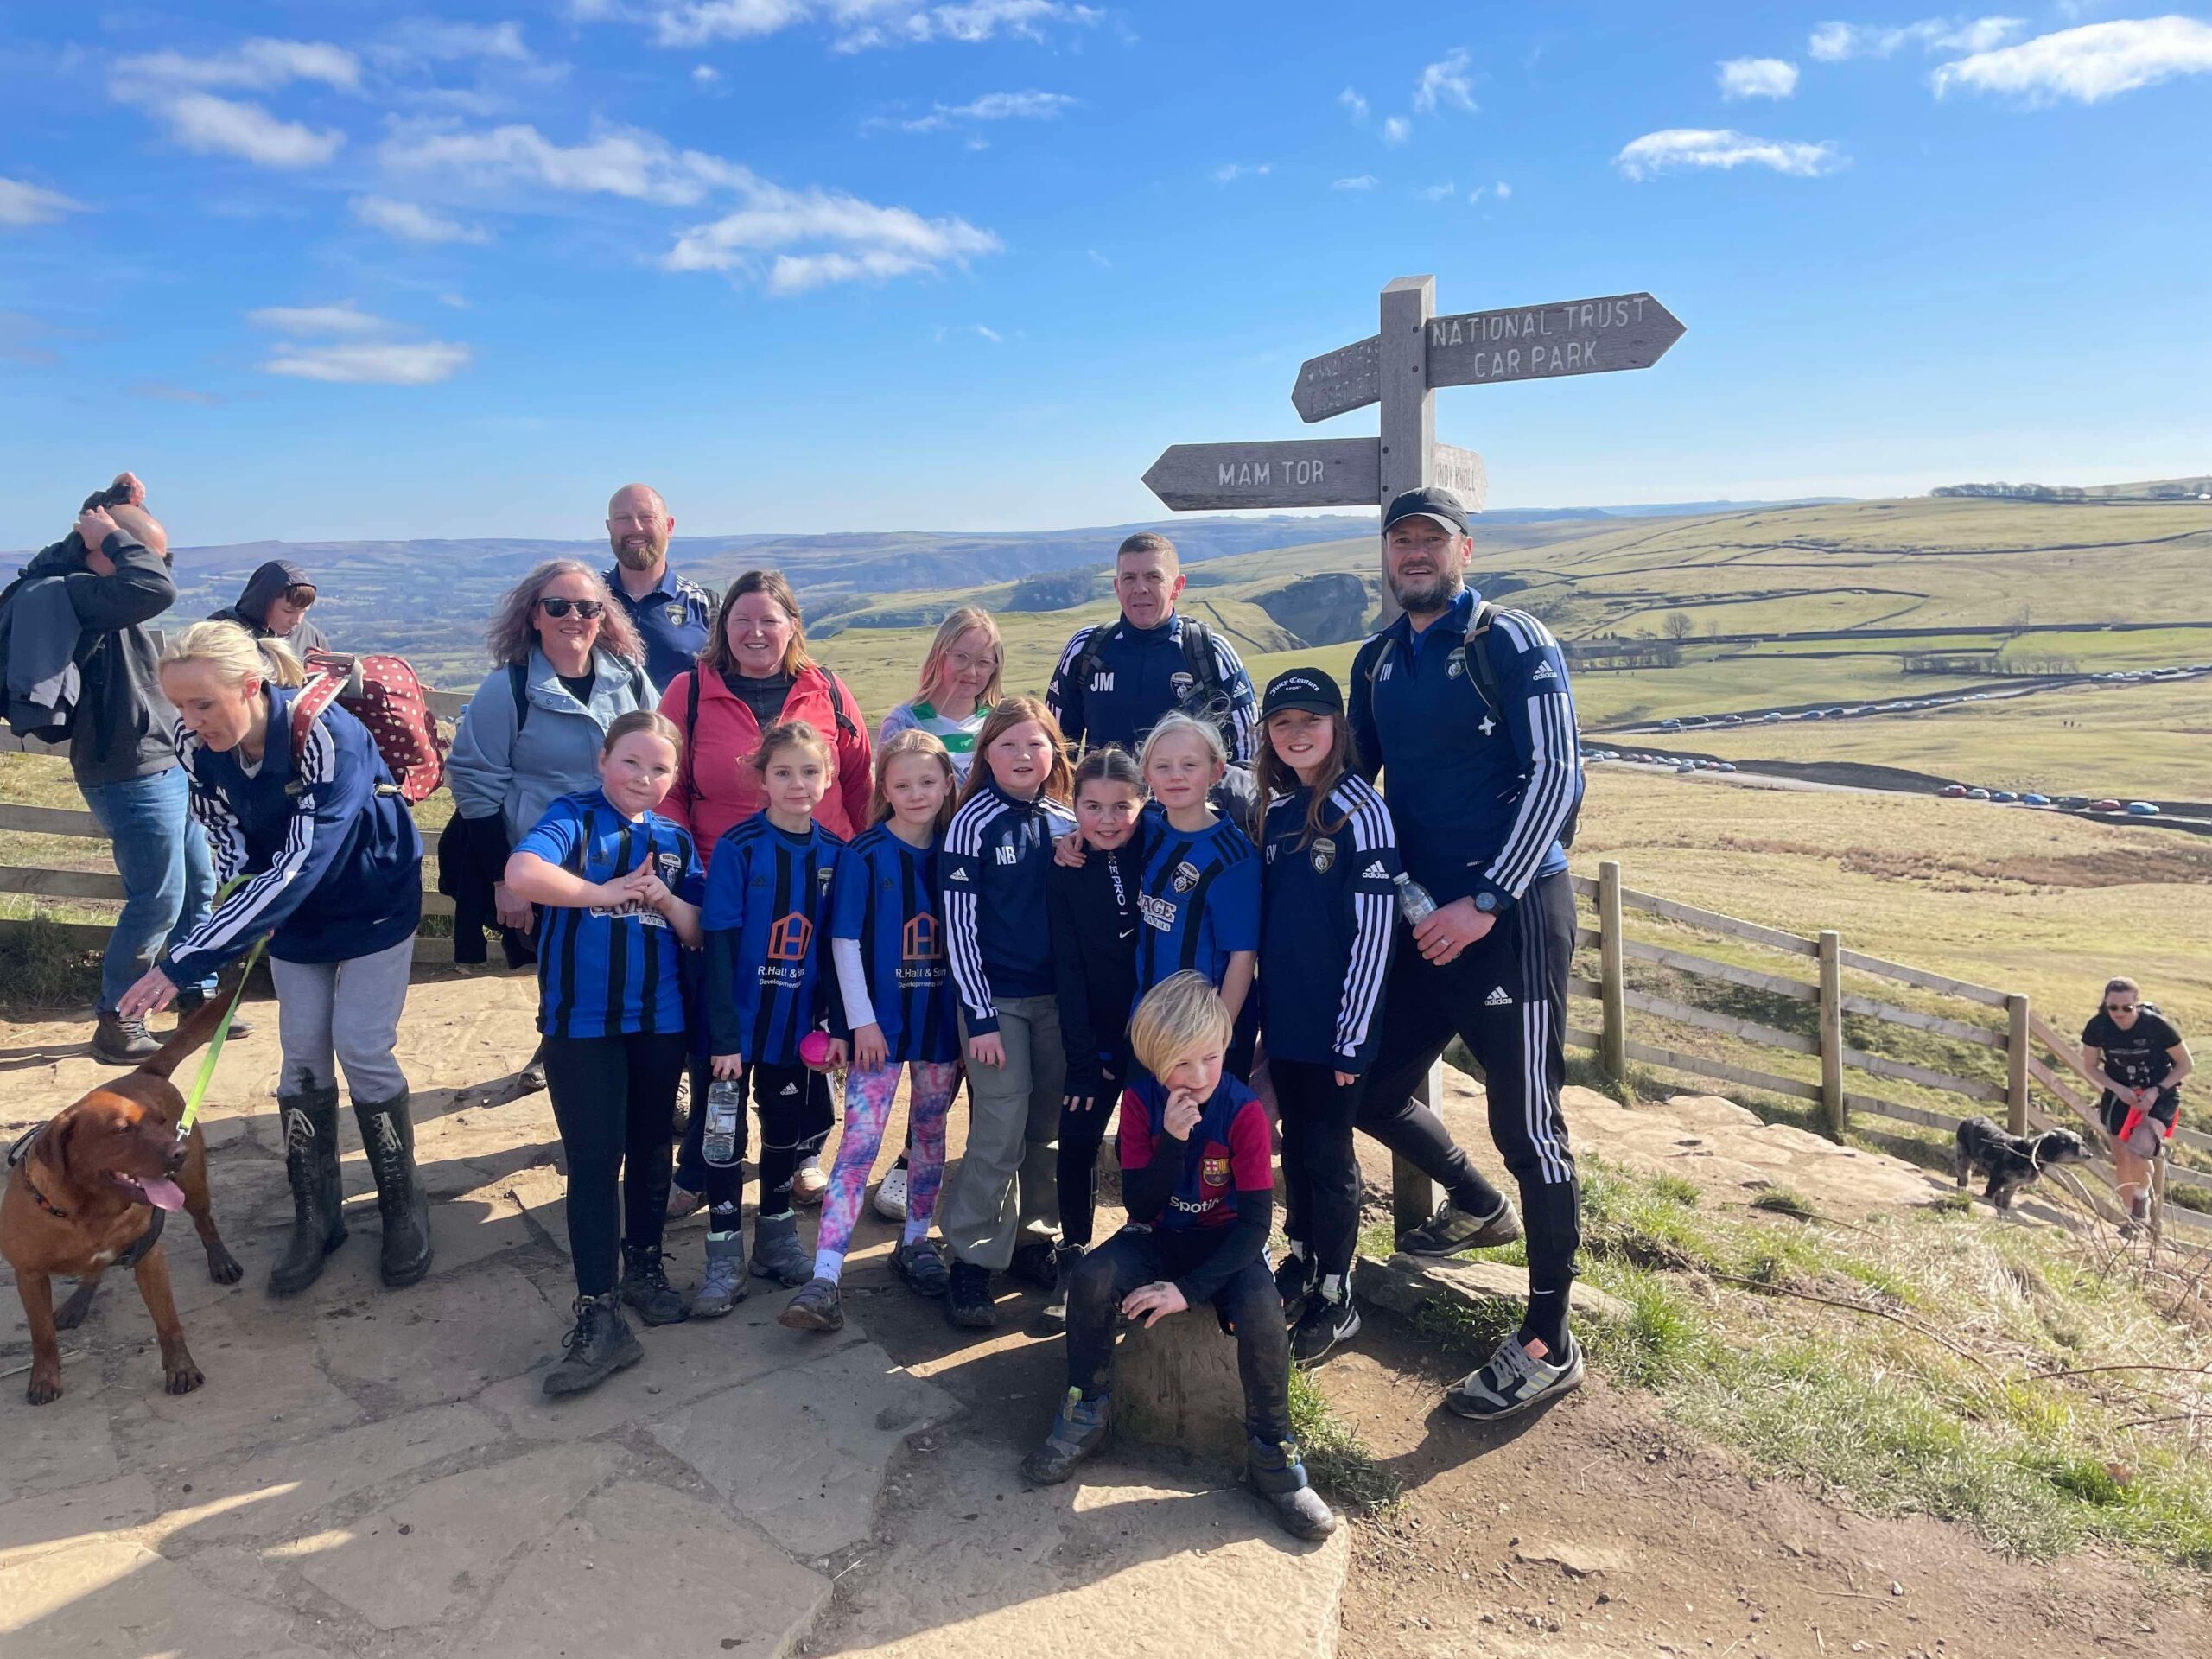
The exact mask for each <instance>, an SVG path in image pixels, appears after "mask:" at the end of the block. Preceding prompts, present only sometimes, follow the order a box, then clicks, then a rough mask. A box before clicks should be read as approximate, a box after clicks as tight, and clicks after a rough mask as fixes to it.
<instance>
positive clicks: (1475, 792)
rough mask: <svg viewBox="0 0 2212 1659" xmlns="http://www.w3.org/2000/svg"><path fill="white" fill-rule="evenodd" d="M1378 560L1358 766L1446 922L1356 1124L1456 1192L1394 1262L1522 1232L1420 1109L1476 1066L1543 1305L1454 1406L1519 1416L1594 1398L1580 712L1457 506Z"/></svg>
mask: <svg viewBox="0 0 2212 1659" xmlns="http://www.w3.org/2000/svg"><path fill="white" fill-rule="evenodd" d="M1473 550H1474V538H1473V537H1471V536H1470V535H1469V534H1468V531H1467V513H1466V509H1465V507H1464V506H1462V505H1460V503H1459V498H1458V497H1457V496H1455V495H1453V494H1452V492H1451V491H1449V490H1446V489H1440V488H1433V487H1432V488H1425V489H1419V490H1408V491H1407V492H1406V493H1404V494H1402V495H1401V496H1399V497H1398V498H1397V499H1395V500H1394V501H1392V502H1391V503H1390V505H1389V509H1388V510H1387V511H1386V512H1384V514H1383V568H1384V575H1385V578H1386V580H1387V581H1388V582H1389V586H1390V593H1391V596H1392V597H1393V598H1394V599H1395V600H1396V601H1397V603H1398V607H1399V608H1400V610H1401V611H1402V613H1403V614H1402V615H1401V616H1400V617H1399V618H1398V620H1396V621H1395V622H1393V623H1392V624H1391V625H1390V626H1389V627H1387V628H1385V629H1383V632H1380V633H1378V634H1376V636H1375V637H1374V638H1372V639H1370V640H1369V641H1368V642H1367V643H1366V644H1365V645H1363V646H1361V647H1360V651H1359V654H1358V656H1357V658H1354V659H1353V663H1352V671H1351V728H1352V734H1353V740H1354V742H1355V744H1356V746H1357V750H1358V755H1359V765H1360V769H1361V770H1362V771H1363V772H1365V773H1366V774H1367V776H1368V777H1369V779H1370V780H1371V779H1373V778H1374V776H1375V774H1376V772H1377V771H1380V772H1382V773H1383V798H1385V799H1386V800H1387V801H1388V802H1389V807H1390V816H1391V817H1392V819H1393V820H1394V821H1395V823H1396V826H1397V831H1398V845H1399V850H1400V852H1401V854H1402V857H1403V860H1404V864H1405V868H1406V871H1407V873H1408V874H1409V875H1410V876H1411V877H1412V878H1413V880H1414V881H1416V882H1418V883H1419V884H1420V885H1421V887H1425V888H1427V891H1428V893H1429V894H1430V895H1431V896H1432V897H1433V899H1435V901H1436V906H1437V908H1436V909H1435V911H1434V912H1433V913H1432V914H1430V915H1428V916H1427V917H1425V918H1422V919H1421V921H1420V922H1419V923H1418V924H1416V925H1414V926H1412V927H1411V928H1403V927H1402V928H1401V929H1400V930H1399V932H1398V941H1397V947H1396V951H1395V960H1394V962H1393V963H1392V967H1391V972H1390V988H1389V996H1388V997H1387V998H1386V999H1385V1008H1384V1017H1383V1035H1382V1039H1381V1042H1380V1045H1379V1047H1378V1050H1377V1058H1376V1065H1375V1069H1374V1071H1373V1072H1372V1073H1371V1075H1370V1079H1369V1084H1368V1093H1367V1101H1366V1103H1365V1104H1364V1105H1363V1107H1362V1109H1361V1111H1360V1116H1359V1120H1358V1121H1359V1127H1360V1128H1363V1129H1366V1130H1367V1131H1368V1132H1369V1133H1370V1134H1372V1135H1375V1136H1376V1138H1377V1139H1378V1140H1380V1141H1383V1142H1384V1143H1385V1144H1386V1145H1388V1146H1389V1147H1391V1148H1392V1149H1393V1150H1394V1151H1396V1152H1398V1153H1401V1154H1403V1155H1404V1156H1406V1157H1408V1158H1409V1159H1411V1160H1413V1161H1414V1163H1416V1164H1418V1165H1420V1166H1421V1167H1422V1168H1423V1169H1424V1170H1426V1171H1427V1173H1428V1174H1429V1175H1430V1177H1431V1178H1432V1179H1435V1180H1436V1181H1438V1182H1440V1183H1441V1184H1442V1185H1443V1186H1444V1188H1445V1190H1446V1193H1447V1195H1448V1196H1447V1198H1446V1202H1445V1203H1444V1205H1442V1206H1441V1207H1440V1208H1439V1210H1438V1211H1437V1212H1436V1214H1435V1215H1434V1216H1433V1217H1431V1218H1430V1219H1429V1220H1428V1221H1427V1223H1425V1224H1423V1225H1421V1227H1418V1228H1415V1229H1414V1230H1413V1231H1412V1232H1410V1233H1408V1235H1407V1236H1405V1237H1403V1238H1402V1239H1401V1240H1400V1241H1399V1248H1400V1249H1406V1250H1409V1251H1414V1252H1416V1253H1421V1254H1429V1255H1449V1254H1452V1253H1453V1252H1455V1251H1458V1250H1462V1249H1468V1248H1470V1247H1472V1246H1475V1245H1486V1244H1497V1243H1505V1242H1507V1241H1509V1240H1510V1239H1513V1238H1516V1237H1518V1236H1520V1233H1521V1223H1520V1220H1519V1219H1518V1218H1517V1217H1516V1216H1515V1214H1514V1211H1513V1206H1512V1205H1511V1203H1510V1202H1509V1201H1508V1200H1507V1198H1505V1196H1504V1195H1503V1193H1501V1192H1498V1191H1497V1188H1496V1187H1494V1186H1492V1185H1491V1184H1490V1183H1489V1181H1487V1180H1485V1179H1484V1178H1483V1176H1482V1175H1481V1174H1480V1173H1478V1171H1477V1170H1476V1169H1475V1167H1474V1166H1473V1165H1471V1163H1469V1162H1468V1160H1467V1157H1466V1154H1465V1153H1464V1152H1462V1151H1461V1150H1460V1149H1459V1147H1458V1146H1456V1145H1454V1144H1453V1143H1452V1137H1451V1135H1450V1134H1449V1132H1448V1131H1446V1129H1445V1128H1444V1124H1443V1122H1442V1120H1441V1119H1440V1118H1438V1117H1437V1116H1436V1115H1435V1113H1434V1112H1433V1111H1431V1110H1430V1109H1428V1108H1427V1107H1425V1106H1422V1105H1420V1104H1419V1103H1416V1102H1414V1100H1413V1099H1412V1098H1411V1096H1412V1094H1413V1090H1414V1086H1415V1085H1416V1084H1418V1083H1419V1081H1420V1080H1421V1077H1422V1076H1423V1075H1424V1074H1425V1073H1426V1072H1427V1071H1428V1068H1429V1067H1430V1066H1431V1065H1433V1064H1434V1062H1435V1060H1436V1058H1437V1057H1438V1056H1439V1055H1440V1054H1441V1053H1442V1052H1444V1048H1445V1046H1446V1044H1447V1043H1448V1042H1450V1040H1451V1039H1452V1037H1453V1036H1454V1035H1457V1036H1459V1037H1460V1038H1461V1039H1464V1040H1465V1043H1466V1045H1467V1046H1468V1048H1469V1049H1470V1050H1471V1051H1472V1052H1473V1054H1474V1057H1475V1058H1476V1059H1477V1060H1478V1062H1479V1063H1480V1064H1481V1065H1482V1068H1483V1074H1484V1080H1485V1081H1484V1088H1485V1091H1486V1093H1487V1095H1488V1096H1489V1103H1490V1131H1491V1139H1492V1140H1493V1141H1496V1142H1497V1149H1498V1153H1499V1154H1500V1156H1501V1157H1503V1160H1504V1162H1505V1166H1506V1168H1507V1170H1508V1171H1509V1172H1510V1173H1511V1174H1512V1175H1513V1177H1514V1178H1515V1179H1516V1181H1517V1182H1518V1183H1519V1185H1520V1188H1521V1205H1522V1211H1523V1212H1524V1213H1525V1215H1526V1217H1527V1227H1528V1240H1529V1246H1528V1253H1529V1306H1528V1311H1527V1313H1525V1314H1524V1315H1523V1316H1522V1321H1521V1327H1520V1329H1519V1330H1518V1331H1517V1332H1516V1333H1515V1334H1514V1335H1513V1336H1511V1337H1509V1338H1506V1340H1505V1341H1504V1342H1503V1344H1500V1346H1499V1347H1498V1350H1497V1352H1496V1353H1495V1354H1493V1355H1492V1356H1491V1358H1490V1360H1489V1361H1488V1362H1487V1363H1484V1364H1483V1365H1482V1366H1480V1367H1478V1369H1477V1370H1474V1371H1473V1372H1472V1373H1471V1374H1470V1375H1469V1376H1467V1377H1465V1379H1464V1380H1462V1381H1461V1382H1460V1383H1459V1386H1458V1387H1457V1388H1455V1389H1452V1391H1451V1392H1450V1393H1449V1394H1448V1395H1446V1397H1445V1403H1446V1404H1447V1405H1449V1406H1450V1407H1451V1408H1452V1409H1453V1410H1454V1411H1457V1412H1459V1414H1462V1415H1464V1416H1469V1417H1478V1418H1485V1419H1495V1418H1500V1417H1509V1416H1512V1415H1514V1414H1517V1413H1520V1412H1522V1411H1526V1410H1529V1409H1530V1408H1534V1407H1536V1406H1539V1405H1541V1404H1544V1403H1546V1402H1549V1401H1551V1400H1553V1399H1554V1398H1556V1397H1557V1396H1558V1395H1561V1394H1563V1393H1565V1392H1566V1391H1567V1390H1568V1389H1573V1388H1574V1387H1576V1386H1578V1385H1579V1384H1580V1383H1581V1381H1582V1351H1581V1349H1580V1347H1579V1346H1578V1345H1577V1344H1576V1343H1575V1341H1574V1338H1573V1337H1572V1336H1571V1335H1570V1334H1569V1333H1568V1332H1567V1290H1568V1287H1569V1286H1570V1285H1571V1284H1572V1283H1573V1279H1574V1254H1575V1250H1576V1249H1577V1248H1578V1246H1579V1245H1580V1242H1581V1223H1580V1193H1579V1190H1578V1187H1577V1185H1576V1181H1575V1173H1574V1157H1573V1153H1572V1152H1570V1151H1569V1150H1568V1147H1567V1120H1566V1119H1565V1118H1564V1117H1563V1116H1561V1115H1560V1104H1559V1090H1560V1083H1561V1082H1562V1081H1563V1080H1564V1077H1565V1073H1566V1056H1565V1052H1564V1048H1563V1043H1564V1039H1565V1033H1566V1027H1567V964H1568V962H1569V960H1570V958H1571V957H1573V953H1574V895H1573V887H1572V886H1571V885H1570V884H1569V881H1568V878H1567V854H1566V851H1565V848H1564V842H1565V841H1567V840H1570V839H1572V837H1573V820H1574V816H1575V813H1576V811H1577V810H1578V809H1579V808H1580V804H1581V800H1582V770H1581V765H1580V760H1578V758H1577V742H1576V736H1575V723H1574V700H1573V696H1572V695H1571V694H1570V693H1569V691H1568V690H1567V659H1566V658H1565V656H1564V654H1563V653H1562V652H1560V648H1559V642H1558V641H1557V640H1555V639H1553V638H1552V636H1551V633H1550V632H1549V631H1548V629H1546V628H1545V626H1544V625H1543V624H1542V623H1541V622H1539V621H1538V620H1536V619H1535V617H1533V616H1530V615H1529V614H1527V613H1525V612H1522V611H1508V610H1500V609H1498V608H1497V607H1493V606H1490V605H1486V604H1484V603H1482V602H1480V600H1479V597H1478V595H1477V594H1475V593H1474V592H1473V591H1472V590H1471V589H1470V588H1468V587H1467V585H1466V580H1465V574H1466V569H1467V562H1468V559H1469V558H1470V556H1471V555H1472V553H1473Z"/></svg>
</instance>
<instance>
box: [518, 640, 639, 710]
mask: <svg viewBox="0 0 2212 1659" xmlns="http://www.w3.org/2000/svg"><path fill="white" fill-rule="evenodd" d="M591 669H592V686H591V702H590V703H589V704H588V705H585V704H582V703H579V702H577V701H576V700H575V698H574V697H572V696H569V688H568V687H567V686H565V685H563V684H562V683H561V676H560V674H559V673H558V672H557V671H556V670H555V669H554V666H553V663H552V659H551V658H549V657H547V656H546V654H545V652H544V649H543V647H542V646H539V645H532V646H531V648H530V672H529V674H528V675H527V676H525V677H524V695H525V696H528V697H529V698H530V700H531V702H534V703H536V704H537V706H538V707H539V708H541V709H550V710H551V711H552V712H554V713H556V714H563V715H568V714H574V713H575V711H576V710H577V709H580V708H581V709H584V711H585V712H586V713H587V714H593V715H606V716H607V718H608V719H612V718H613V716H614V715H619V714H621V713H623V712H624V709H623V707H622V706H621V705H619V704H618V703H616V702H615V701H614V696H613V694H614V692H615V691H617V690H627V689H628V688H629V687H630V686H631V685H632V684H633V683H636V680H637V677H638V671H637V670H636V669H635V668H634V667H633V666H632V665H631V664H630V663H629V662H627V661H626V660H625V659H624V658H620V657H617V656H616V655H615V654H614V653H613V652H611V651H608V650H607V649H606V648H605V647H604V646H601V645H594V646H593V647H592V649H591ZM601 723H602V724H604V723H605V722H604V721H602V722H601Z"/></svg>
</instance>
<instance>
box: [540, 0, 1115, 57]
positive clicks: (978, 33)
mask: <svg viewBox="0 0 2212 1659" xmlns="http://www.w3.org/2000/svg"><path fill="white" fill-rule="evenodd" d="M569 14H570V16H574V17H575V18H577V19H578V20H579V21H583V22H637V23H642V24H644V25H645V28H646V29H647V31H648V33H649V35H650V37H651V39H652V42H653V44H655V45H656V46H664V47H678V48H680V47H697V46H703V45H706V44H707V43H708V42H709V41H749V40H758V39H760V37H761V36H763V35H776V34H780V33H782V32H783V31H784V30H785V29H792V28H796V27H798V25H800V24H803V23H810V22H821V23H823V24H824V25H826V26H827V27H828V28H829V29H830V30H831V31H832V33H831V39H832V43H833V44H834V46H835V47H836V49H837V50H838V51H841V52H864V51H868V50H869V49H871V48H877V47H893V46H912V45H920V44H923V43H925V42H927V41H957V42H961V43H964V44H970V45H972V44H977V43H980V42H982V41H988V40H992V39H995V38H996V37H997V36H1000V35H1013V36H1016V37H1019V38H1022V39H1027V40H1042V39H1044V38H1045V36H1046V32H1047V29H1049V28H1050V27H1052V26H1054V25H1058V26H1065V27H1073V28H1091V27H1094V26H1096V24H1098V23H1100V22H1103V21H1104V19H1105V16H1106V14H1105V12H1104V11H1103V10H1099V9H1098V8H1096V7H1093V6H1086V5H1077V4H1072V3H1068V0H951V3H937V4H931V3H927V0H570V5H569Z"/></svg>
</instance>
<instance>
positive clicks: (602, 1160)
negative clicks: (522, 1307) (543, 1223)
mask: <svg viewBox="0 0 2212 1659" xmlns="http://www.w3.org/2000/svg"><path fill="white" fill-rule="evenodd" d="M686 1046H687V1045H686V1042H685V1039H684V1037H683V1033H681V1032H666V1033H645V1032H639V1033H632V1034H631V1035H629V1036H626V1037H548V1038H547V1039H545V1044H544V1048H543V1053H544V1058H545V1087H546V1090H547V1092H548V1093H550V1095H551V1096H553V1121H554V1122H556V1123H557V1124H559V1125H560V1126H561V1146H562V1149H563V1151H564V1152H565V1153H566V1154H567V1155H568V1164H569V1205H568V1208H569V1257H570V1259H571V1261H573V1262H574V1263H575V1269H576V1290H577V1293H578V1294H580V1295H584V1296H603V1295H605V1294H607V1292H608V1291H610V1290H612V1289H613V1288H614V1282H615V1277H616V1274H617V1271H618V1264H617V1255H618V1252H617V1251H616V1249H615V1248H614V1245H615V1237H616V1234H617V1230H618V1229H620V1236H621V1239H622V1242H623V1243H626V1244H630V1245H633V1246H636V1247H639V1248H641V1249H657V1248H658V1246H659V1244H660V1239H661V1228H662V1225H663V1223H664V1220H665V1219H666V1216H667V1211H668V1141H669V1125H670V1124H671V1122H672V1121H673V1120H674V1118H675V1116H676V1080H677V1078H678V1077H681V1076H682V1075H683V1056H684V1051H685V1048H686ZM618 1176H619V1177H620V1183H621V1191H620V1197H619V1198H618V1196H617V1193H616V1190H615V1185H616V1180H617V1178H618ZM625 1222H626V1225H624V1223H625Z"/></svg>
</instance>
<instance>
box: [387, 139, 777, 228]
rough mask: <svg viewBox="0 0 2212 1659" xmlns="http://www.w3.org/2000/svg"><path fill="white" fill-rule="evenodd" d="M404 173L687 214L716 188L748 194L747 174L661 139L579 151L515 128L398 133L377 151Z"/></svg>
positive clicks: (600, 142) (600, 143)
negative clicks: (600, 198) (617, 201)
mask: <svg viewBox="0 0 2212 1659" xmlns="http://www.w3.org/2000/svg"><path fill="white" fill-rule="evenodd" d="M378 156H380V158H381V159H382V160H383V162H384V163H385V166H387V167H389V168H393V169H394V170H396V171H402V172H423V173H429V172H438V173H444V174H447V175H450V176H451V177H453V178H454V180H455V181H457V182H459V183H461V184H463V185H465V186H467V187H469V188H474V189H480V190H483V189H493V188H499V187H502V186H508V185H524V186H536V187H538V188H543V189H548V190H558V191H563V192H567V193H569V194H578V195H593V194H596V195H609V196H620V197H622V198H624V199H626V200H632V201H651V202H658V203H659V204H661V205H662V206H664V207H690V206H692V205H694V204H696V203H697V202H700V201H702V200H705V199H706V197H707V195H708V194H709V191H710V190H712V189H715V188H739V189H742V188H747V187H749V186H751V185H752V184H753V183H756V182H757V181H756V180H755V179H754V177H753V174H752V173H751V172H750V171H748V170H747V168H742V167H740V166H738V165H737V164H736V163H734V162H725V161H723V160H722V159H721V157H719V156H708V155H704V154H702V153H701V152H699V151H697V150H691V149H686V150H679V149H676V148H675V147H674V146H673V145H671V143H669V142H668V140H667V139H665V138H663V137H661V136H660V135H659V134H658V133H653V132H646V131H644V130H639V129H637V128H613V129H609V130H606V131H602V132H601V133H599V134H597V135H595V136H594V137H591V138H589V139H588V140H586V141H585V142H583V143H577V144H559V143H554V142H553V141H552V140H551V139H550V138H548V137H545V135H544V134H543V133H541V132H540V131H538V130H537V128H536V127H534V126H530V125H527V124H512V125H508V126H501V127H490V128H486V129H483V130H479V131H474V132H469V131H462V130H453V129H448V128H442V127H435V126H421V125H417V126H411V127H404V128H401V129H399V130H395V131H394V132H393V133H392V135H391V137H388V138H386V139H385V142H384V144H383V145H382V147H381V148H380V149H379V150H378Z"/></svg>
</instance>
